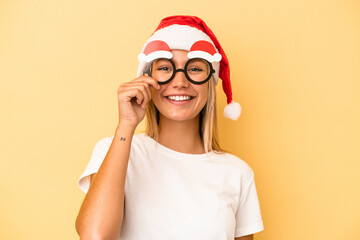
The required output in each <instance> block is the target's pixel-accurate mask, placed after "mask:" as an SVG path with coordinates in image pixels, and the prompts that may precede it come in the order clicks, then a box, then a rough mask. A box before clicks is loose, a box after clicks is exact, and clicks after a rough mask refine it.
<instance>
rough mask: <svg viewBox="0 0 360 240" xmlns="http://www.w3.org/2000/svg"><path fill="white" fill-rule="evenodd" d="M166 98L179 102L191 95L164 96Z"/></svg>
mask: <svg viewBox="0 0 360 240" xmlns="http://www.w3.org/2000/svg"><path fill="white" fill-rule="evenodd" d="M166 98H167V99H170V100H172V101H176V102H181V101H188V100H190V99H192V98H193V97H191V96H166Z"/></svg>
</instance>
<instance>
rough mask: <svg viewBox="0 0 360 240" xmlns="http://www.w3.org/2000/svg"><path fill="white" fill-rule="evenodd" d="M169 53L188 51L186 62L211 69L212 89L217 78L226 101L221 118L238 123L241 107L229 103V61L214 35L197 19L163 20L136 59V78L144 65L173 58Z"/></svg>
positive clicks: (174, 17)
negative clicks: (206, 63) (200, 63)
mask: <svg viewBox="0 0 360 240" xmlns="http://www.w3.org/2000/svg"><path fill="white" fill-rule="evenodd" d="M171 49H181V50H187V51H189V52H188V55H187V56H188V58H189V59H191V58H203V59H206V60H208V61H209V62H210V63H211V64H212V65H213V68H214V69H215V73H214V74H213V77H214V81H215V85H217V83H218V80H219V77H220V78H221V80H222V87H223V91H224V92H225V94H226V98H227V106H226V107H225V109H224V115H225V117H227V118H230V119H232V120H236V119H238V117H239V116H240V113H241V106H240V104H239V103H237V102H235V101H233V99H232V91H231V83H230V68H229V62H228V59H227V57H226V55H225V52H224V51H223V49H222V48H221V46H220V43H219V41H218V40H217V39H216V37H215V35H214V33H213V32H212V31H211V30H210V28H209V27H208V26H207V25H206V24H205V22H204V21H203V20H202V19H200V18H198V17H195V16H186V15H176V16H170V17H166V18H164V19H162V20H161V22H160V24H159V26H158V27H157V28H156V29H155V31H154V32H153V33H152V34H151V36H150V38H149V39H148V40H147V41H146V42H145V44H144V46H143V48H142V50H141V53H140V54H139V55H138V59H139V66H138V70H137V77H140V76H142V75H143V74H144V70H145V68H146V66H147V64H148V63H149V62H151V61H152V60H154V59H157V58H168V59H170V58H172V56H173V55H172V53H171Z"/></svg>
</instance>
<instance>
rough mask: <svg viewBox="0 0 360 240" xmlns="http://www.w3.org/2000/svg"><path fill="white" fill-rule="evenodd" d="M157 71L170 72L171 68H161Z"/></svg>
mask: <svg viewBox="0 0 360 240" xmlns="http://www.w3.org/2000/svg"><path fill="white" fill-rule="evenodd" d="M157 70H160V71H170V70H171V68H169V67H159V68H158V69H157Z"/></svg>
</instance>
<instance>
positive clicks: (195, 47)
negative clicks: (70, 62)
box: [76, 16, 263, 240]
mask: <svg viewBox="0 0 360 240" xmlns="http://www.w3.org/2000/svg"><path fill="white" fill-rule="evenodd" d="M138 58H139V61H140V63H139V67H138V77H137V78H136V79H134V80H132V81H130V82H128V83H123V84H121V85H120V87H119V88H118V91H117V93H118V104H119V124H118V126H117V128H116V131H115V134H114V136H112V137H105V138H103V139H101V140H100V141H99V142H98V143H97V144H96V146H95V148H94V151H93V154H92V157H91V160H90V162H89V164H88V165H87V167H86V169H85V171H84V173H83V174H82V176H81V177H80V179H79V186H80V188H81V189H82V190H83V191H84V192H85V193H87V194H86V196H85V199H84V201H83V203H82V206H81V208H80V211H79V214H78V217H77V219H76V230H77V232H78V234H79V235H80V238H81V239H126V240H133V239H134V240H135V239H136V240H142V239H156V240H159V239H214V240H215V239H216V240H221V239H227V240H229V239H231V240H232V239H242V240H248V239H253V234H254V233H256V232H259V231H261V230H263V223H262V219H261V214H260V207H259V202H258V198H257V193H256V188H255V182H254V173H253V171H252V169H251V168H250V167H249V166H248V165H247V164H246V163H245V162H244V161H243V160H241V159H240V158H238V157H236V156H235V155H233V154H230V153H227V152H225V151H224V150H222V149H221V148H220V146H219V143H218V132H217V122H216V98H215V93H216V92H215V85H216V84H217V82H218V79H219V77H220V78H221V79H222V81H223V84H222V85H223V88H224V91H225V93H226V95H227V101H228V106H227V107H226V108H227V109H225V115H226V116H227V117H229V118H232V119H236V118H237V117H238V116H239V114H240V105H239V104H238V103H235V102H234V101H232V95H231V86H230V80H229V76H230V74H229V66H228V62H227V58H226V55H225V53H224V51H223V50H222V48H221V46H220V44H219V42H218V41H217V39H216V37H215V35H214V34H213V33H212V32H211V30H210V29H209V28H208V27H207V26H206V24H205V23H204V21H202V20H201V19H200V18H198V17H193V16H170V17H167V18H164V19H163V20H162V21H161V22H160V25H159V26H158V28H157V29H156V30H155V32H154V33H153V34H152V35H151V37H150V38H149V39H148V40H147V41H146V42H145V44H144V47H143V49H142V51H141V53H140V54H139V56H138ZM145 115H146V132H145V133H141V134H137V135H134V132H135V128H136V127H137V125H138V124H139V123H140V122H141V121H142V120H143V118H144V117H145Z"/></svg>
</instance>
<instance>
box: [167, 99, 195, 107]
mask: <svg viewBox="0 0 360 240" xmlns="http://www.w3.org/2000/svg"><path fill="white" fill-rule="evenodd" d="M165 99H166V100H168V101H169V102H170V103H172V104H175V105H185V104H187V103H188V102H190V101H191V100H193V99H194V98H191V99H189V100H185V101H174V100H170V99H168V98H167V97H165Z"/></svg>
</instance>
